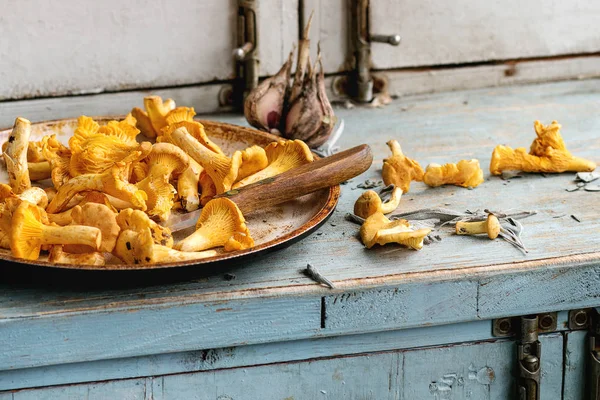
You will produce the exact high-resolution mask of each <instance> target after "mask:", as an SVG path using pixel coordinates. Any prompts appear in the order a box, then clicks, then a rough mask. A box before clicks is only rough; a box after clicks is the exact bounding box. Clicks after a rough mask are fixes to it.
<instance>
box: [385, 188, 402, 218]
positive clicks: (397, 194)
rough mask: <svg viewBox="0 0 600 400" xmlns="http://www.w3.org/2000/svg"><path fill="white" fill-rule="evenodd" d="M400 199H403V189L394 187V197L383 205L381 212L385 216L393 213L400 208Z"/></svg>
mask: <svg viewBox="0 0 600 400" xmlns="http://www.w3.org/2000/svg"><path fill="white" fill-rule="evenodd" d="M400 198H402V189H400V188H399V187H394V189H393V190H392V197H390V199H389V200H388V201H386V202H385V203H382V204H381V212H382V213H384V214H388V213H391V212H392V211H395V210H396V208H398V204H400Z"/></svg>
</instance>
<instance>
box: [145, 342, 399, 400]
mask: <svg viewBox="0 0 600 400" xmlns="http://www.w3.org/2000/svg"><path fill="white" fill-rule="evenodd" d="M401 365H402V354H400V353H384V354H372V355H366V356H359V357H343V358H338V359H330V360H315V361H309V362H302V363H290V364H277V365H270V366H260V367H253V368H243V369H232V370H220V371H214V372H202V373H195V374H181V375H171V376H165V377H164V378H163V379H162V380H158V379H155V385H154V388H153V395H154V399H156V400H163V399H164V400H167V399H182V400H183V399H185V400H209V399H215V398H222V399H245V398H247V399H265V400H270V399H284V398H285V399H307V400H313V399H361V398H366V399H395V398H397V397H395V395H394V392H395V390H396V389H397V387H398V386H399V384H400V382H398V379H400V378H399V374H398V368H399V366H401Z"/></svg>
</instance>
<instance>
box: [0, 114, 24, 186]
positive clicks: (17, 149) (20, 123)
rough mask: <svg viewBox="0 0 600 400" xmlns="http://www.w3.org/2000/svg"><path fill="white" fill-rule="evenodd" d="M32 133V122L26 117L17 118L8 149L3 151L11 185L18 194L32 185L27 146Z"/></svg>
mask: <svg viewBox="0 0 600 400" xmlns="http://www.w3.org/2000/svg"><path fill="white" fill-rule="evenodd" d="M30 134H31V122H29V120H27V119H25V118H21V117H19V118H17V119H16V120H15V125H14V126H13V130H12V132H11V134H10V136H9V137H8V145H7V146H6V151H4V153H3V156H4V162H5V163H6V170H7V171H8V180H9V183H10V186H11V187H12V188H13V191H14V192H15V193H17V194H19V193H21V192H22V191H24V190H25V189H27V188H30V187H31V180H30V178H29V169H28V165H27V148H28V146H29V135H30Z"/></svg>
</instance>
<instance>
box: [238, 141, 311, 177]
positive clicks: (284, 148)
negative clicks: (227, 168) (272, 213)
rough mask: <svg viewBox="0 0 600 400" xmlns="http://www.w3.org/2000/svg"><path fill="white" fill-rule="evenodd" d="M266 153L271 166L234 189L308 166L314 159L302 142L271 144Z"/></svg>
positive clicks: (266, 148)
mask: <svg viewBox="0 0 600 400" xmlns="http://www.w3.org/2000/svg"><path fill="white" fill-rule="evenodd" d="M265 153H266V154H267V159H268V161H269V165H268V166H267V167H266V168H264V169H262V170H260V171H258V172H256V173H254V174H252V175H250V176H248V177H246V178H244V179H242V180H241V181H239V182H237V183H236V184H235V185H233V188H234V189H236V188H239V187H242V186H246V185H249V184H251V183H254V182H258V181H262V180H263V179H266V178H270V177H272V176H276V175H279V174H281V173H283V172H285V171H287V170H289V169H292V168H296V167H299V166H301V165H304V164H308V163H310V162H312V161H313V159H314V158H313V155H312V153H311V152H310V149H309V148H308V146H307V145H306V144H305V143H304V142H303V141H301V140H285V141H280V142H273V143H269V145H268V146H267V147H265Z"/></svg>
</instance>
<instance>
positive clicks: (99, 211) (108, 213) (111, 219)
mask: <svg viewBox="0 0 600 400" xmlns="http://www.w3.org/2000/svg"><path fill="white" fill-rule="evenodd" d="M71 217H72V222H71V224H72V225H85V226H93V227H96V228H98V229H100V231H101V232H102V243H101V245H100V248H99V250H100V251H105V252H107V253H110V252H111V251H112V250H113V249H114V247H115V243H116V241H117V236H119V231H120V230H121V228H120V227H119V225H118V224H117V218H116V214H115V213H114V212H113V211H112V210H111V209H110V208H108V207H107V206H105V205H104V204H98V203H91V202H89V203H85V204H84V205H83V206H75V207H73V212H72V213H71ZM67 246H69V247H68V248H65V250H66V251H67V252H68V253H87V252H88V251H89V250H88V251H86V249H84V248H82V247H81V246H79V245H67ZM73 246H78V247H77V250H75V249H74V248H73Z"/></svg>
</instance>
